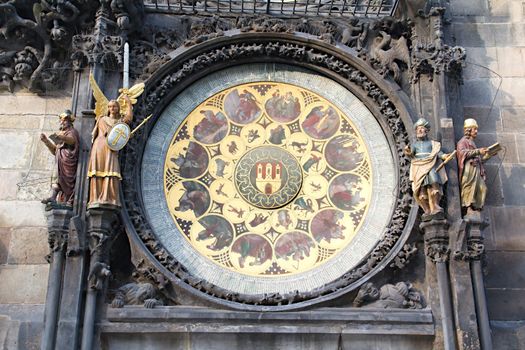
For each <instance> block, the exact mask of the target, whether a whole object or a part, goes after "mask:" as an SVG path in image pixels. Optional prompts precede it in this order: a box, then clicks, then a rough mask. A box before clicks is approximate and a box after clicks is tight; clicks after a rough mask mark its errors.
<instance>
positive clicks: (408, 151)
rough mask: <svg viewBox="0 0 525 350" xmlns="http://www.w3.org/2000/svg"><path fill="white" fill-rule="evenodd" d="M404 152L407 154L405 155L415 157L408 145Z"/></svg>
mask: <svg viewBox="0 0 525 350" xmlns="http://www.w3.org/2000/svg"><path fill="white" fill-rule="evenodd" d="M403 151H404V152H405V154H406V155H407V156H409V157H412V156H413V153H412V150H411V149H410V146H409V145H406V146H405V148H404V149H403Z"/></svg>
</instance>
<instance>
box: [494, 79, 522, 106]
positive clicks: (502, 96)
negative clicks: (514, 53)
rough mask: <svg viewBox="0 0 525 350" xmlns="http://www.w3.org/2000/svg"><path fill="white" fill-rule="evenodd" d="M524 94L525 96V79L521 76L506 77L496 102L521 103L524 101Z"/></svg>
mask: <svg viewBox="0 0 525 350" xmlns="http://www.w3.org/2000/svg"><path fill="white" fill-rule="evenodd" d="M523 96H525V79H523V78H521V77H520V78H517V77H512V78H505V79H503V82H502V84H501V89H500V91H499V92H498V97H497V98H496V103H497V104H498V105H499V106H515V105H519V104H521V103H522V101H523ZM490 101H492V100H490Z"/></svg>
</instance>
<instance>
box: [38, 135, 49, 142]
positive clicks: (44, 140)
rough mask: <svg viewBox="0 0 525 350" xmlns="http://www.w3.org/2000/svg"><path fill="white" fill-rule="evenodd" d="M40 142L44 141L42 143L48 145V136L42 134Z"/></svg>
mask: <svg viewBox="0 0 525 350" xmlns="http://www.w3.org/2000/svg"><path fill="white" fill-rule="evenodd" d="M40 141H42V142H44V143H46V142H48V141H49V140H48V139H47V136H46V134H43V133H42V134H40Z"/></svg>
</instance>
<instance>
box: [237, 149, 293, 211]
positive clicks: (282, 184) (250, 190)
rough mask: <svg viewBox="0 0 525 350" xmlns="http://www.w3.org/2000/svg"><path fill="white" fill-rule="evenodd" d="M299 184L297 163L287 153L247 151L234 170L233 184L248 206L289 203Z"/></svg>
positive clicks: (269, 206) (269, 205)
mask: <svg viewBox="0 0 525 350" xmlns="http://www.w3.org/2000/svg"><path fill="white" fill-rule="evenodd" d="M301 183H302V171H301V166H300V165H299V162H298V161H297V160H296V159H295V157H294V156H293V155H291V154H290V153H289V152H288V151H286V150H284V149H282V148H279V147H274V146H261V147H257V148H254V149H252V150H250V151H249V152H247V153H246V154H245V155H244V156H243V157H242V158H241V160H240V161H239V163H238V165H237V167H236V169H235V184H236V186H237V190H238V191H239V193H240V194H241V196H242V197H243V198H244V200H246V201H247V202H248V203H250V204H252V205H254V206H256V207H259V208H267V209H271V208H279V207H282V206H284V205H286V204H288V203H289V202H290V201H292V200H293V199H294V198H295V196H296V195H297V193H299V190H300V189H301Z"/></svg>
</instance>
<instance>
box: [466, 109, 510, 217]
mask: <svg viewBox="0 0 525 350" xmlns="http://www.w3.org/2000/svg"><path fill="white" fill-rule="evenodd" d="M463 135H464V136H463V137H462V138H461V140H459V142H458V144H457V147H456V150H457V154H458V164H459V181H460V187H461V206H462V207H463V208H466V209H467V215H473V214H475V213H476V212H477V211H480V210H481V209H483V206H484V205H485V197H486V195H487V185H486V183H485V180H486V173H485V168H484V167H483V163H484V162H485V161H487V160H488V159H490V158H491V157H493V156H495V155H496V154H497V153H498V152H499V151H500V150H501V146H500V145H499V143H495V144H494V145H492V146H490V147H481V148H478V147H477V146H476V144H475V143H474V139H475V138H476V137H477V135H478V123H477V122H476V120H474V119H471V118H469V119H466V120H465V122H464V124H463Z"/></svg>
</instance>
